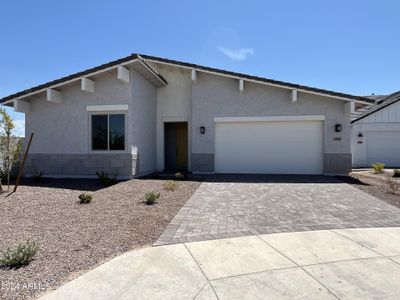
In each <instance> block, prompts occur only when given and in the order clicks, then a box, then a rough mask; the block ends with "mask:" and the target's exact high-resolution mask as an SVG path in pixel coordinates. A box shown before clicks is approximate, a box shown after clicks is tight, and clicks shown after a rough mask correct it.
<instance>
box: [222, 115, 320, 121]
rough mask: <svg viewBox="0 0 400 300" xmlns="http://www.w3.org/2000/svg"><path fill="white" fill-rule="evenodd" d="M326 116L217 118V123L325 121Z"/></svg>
mask: <svg viewBox="0 0 400 300" xmlns="http://www.w3.org/2000/svg"><path fill="white" fill-rule="evenodd" d="M324 120H325V115H307V116H270V117H216V118H214V122H215V123H227V122H229V123H230V122H278V121H324Z"/></svg>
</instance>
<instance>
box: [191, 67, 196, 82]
mask: <svg viewBox="0 0 400 300" xmlns="http://www.w3.org/2000/svg"><path fill="white" fill-rule="evenodd" d="M190 78H191V80H192V81H193V82H196V80H197V73H196V70H192V71H191V76H190Z"/></svg>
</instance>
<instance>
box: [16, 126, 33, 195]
mask: <svg viewBox="0 0 400 300" xmlns="http://www.w3.org/2000/svg"><path fill="white" fill-rule="evenodd" d="M33 134H34V132H32V133H31V136H30V137H29V142H28V146H27V147H26V150H25V154H24V157H23V159H22V162H20V164H19V170H18V176H17V180H16V181H15V186H14V191H13V193H15V192H16V191H17V188H18V185H19V182H20V180H21V176H22V172H23V171H24V165H25V161H26V157H27V156H28V152H29V148H30V147H31V143H32V139H33Z"/></svg>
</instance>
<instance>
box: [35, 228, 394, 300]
mask: <svg viewBox="0 0 400 300" xmlns="http://www.w3.org/2000/svg"><path fill="white" fill-rule="evenodd" d="M399 278H400V228H367V229H342V230H322V231H308V232H295V233H277V234H264V235H255V236H245V237H238V238H228V239H218V240H210V241H201V242H193V243H185V244H176V245H167V246H159V247H151V248H144V249H139V250H134V251H130V252H127V253H125V254H123V255H121V256H119V257H117V258H115V259H113V260H111V261H109V262H107V263H105V264H104V265H102V266H100V267H98V268H96V269H94V270H92V271H90V272H88V273H86V274H85V275H83V276H81V277H79V278H77V279H75V280H73V281H71V282H70V283H67V284H65V285H64V286H62V287H61V288H59V289H58V290H57V291H55V292H53V293H50V294H47V295H45V296H44V297H42V298H41V299H42V300H53V299H54V300H56V299H57V300H64V299H87V300H90V299H97V300H98V299H174V300H176V299H240V300H242V299H274V300H275V299H307V300H309V299H400V286H399Z"/></svg>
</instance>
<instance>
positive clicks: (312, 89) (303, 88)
mask: <svg viewBox="0 0 400 300" xmlns="http://www.w3.org/2000/svg"><path fill="white" fill-rule="evenodd" d="M140 56H142V57H143V58H145V59H147V60H149V61H150V62H153V61H154V62H160V63H165V64H171V65H176V66H182V67H185V68H189V69H195V70H199V71H205V72H210V73H215V74H221V75H226V76H230V77H236V78H240V79H245V80H246V79H247V80H251V81H256V82H261V83H267V84H270V85H274V86H278V87H283V88H288V89H297V90H300V91H305V92H310V93H316V94H323V95H326V96H332V97H336V98H342V99H343V100H349V101H351V100H355V101H360V102H364V103H366V104H372V103H374V100H372V99H369V98H367V97H362V96H354V95H350V94H345V93H340V92H334V91H329V90H324V89H319V88H315V87H309V86H305V85H300V84H294V83H289V82H285V81H278V80H273V79H269V78H265V77H258V76H252V75H248V74H243V73H237V72H231V71H226V70H221V69H216V68H211V67H205V66H202V65H197V64H192V63H187V62H182V61H176V60H171V59H167V58H162V57H157V56H151V55H146V54H140Z"/></svg>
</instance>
